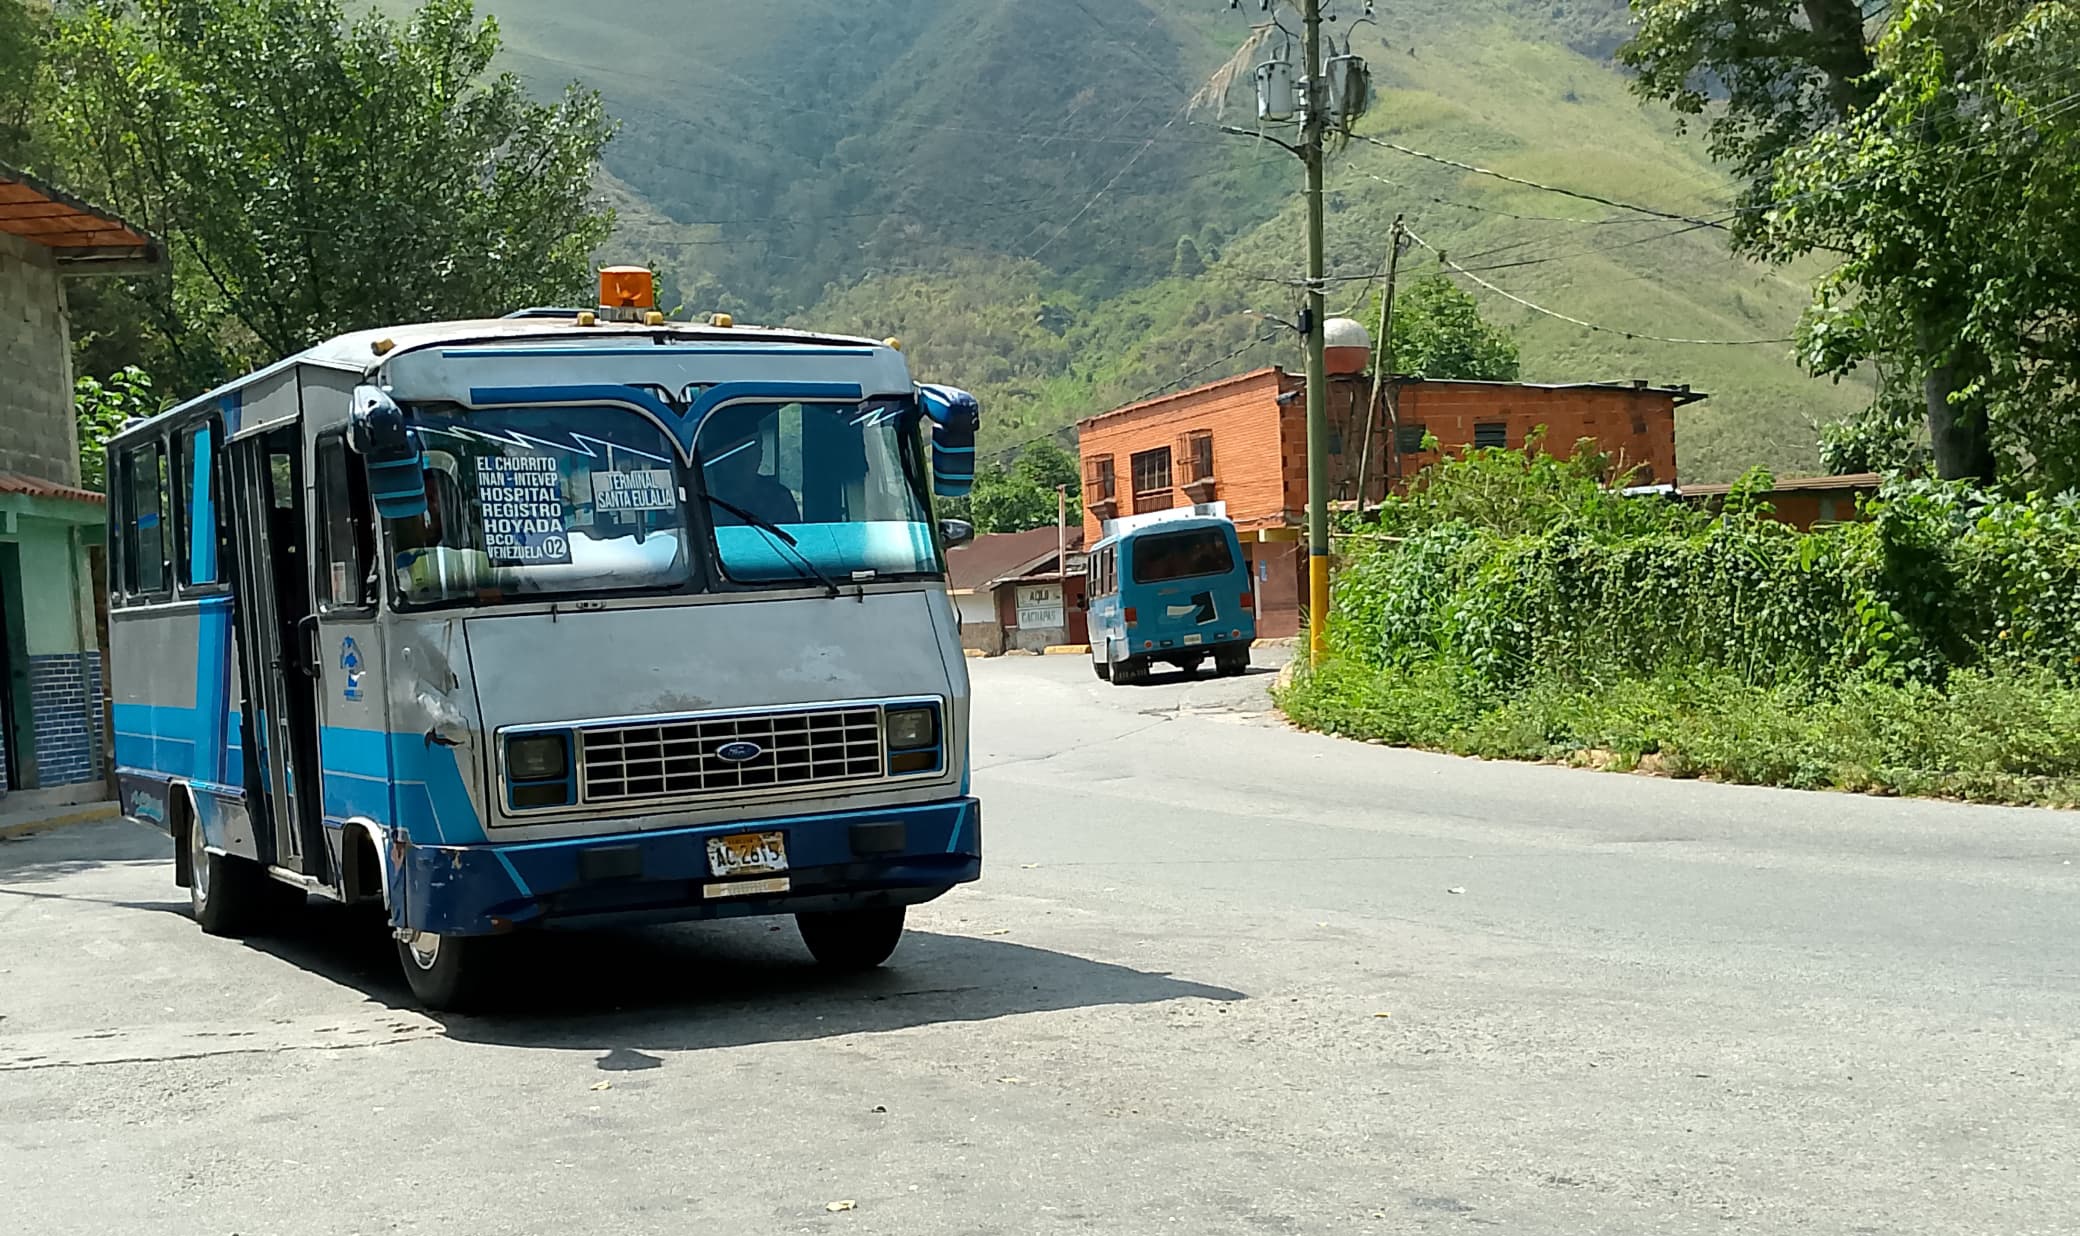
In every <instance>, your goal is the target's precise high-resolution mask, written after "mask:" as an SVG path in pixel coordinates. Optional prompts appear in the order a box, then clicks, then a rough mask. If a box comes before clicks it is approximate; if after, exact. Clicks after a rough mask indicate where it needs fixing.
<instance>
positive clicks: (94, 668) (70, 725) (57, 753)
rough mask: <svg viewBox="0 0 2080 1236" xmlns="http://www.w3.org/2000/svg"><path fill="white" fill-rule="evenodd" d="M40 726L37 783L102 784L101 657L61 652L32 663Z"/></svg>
mask: <svg viewBox="0 0 2080 1236" xmlns="http://www.w3.org/2000/svg"><path fill="white" fill-rule="evenodd" d="M29 694H30V699H31V701H32V705H33V709H34V712H35V718H36V721H35V724H36V780H37V783H38V784H39V785H41V786H43V787H45V788H49V787H51V786H58V785H80V784H82V783H85V782H89V781H98V780H100V779H101V770H102V768H103V755H104V751H105V749H106V748H105V740H104V739H103V737H102V713H103V708H102V694H101V654H100V653H98V652H59V653H49V654H46V655H44V656H40V657H30V658H29Z"/></svg>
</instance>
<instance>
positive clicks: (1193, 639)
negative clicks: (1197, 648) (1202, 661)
mask: <svg viewBox="0 0 2080 1236" xmlns="http://www.w3.org/2000/svg"><path fill="white" fill-rule="evenodd" d="M1184 642H1185V643H1186V644H1203V643H1205V642H1206V641H1205V640H1202V639H1200V638H1199V637H1198V636H1196V635H1187V636H1185V637H1184Z"/></svg>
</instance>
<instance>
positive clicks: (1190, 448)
mask: <svg viewBox="0 0 2080 1236" xmlns="http://www.w3.org/2000/svg"><path fill="white" fill-rule="evenodd" d="M1177 471H1178V478H1177V479H1178V481H1179V483H1181V484H1185V485H1191V484H1196V483H1197V482H1199V481H1210V480H1212V479H1213V433H1212V431H1211V430H1206V429H1194V430H1193V431H1192V432H1190V433H1188V434H1186V435H1185V436H1184V437H1182V438H1180V439H1178V443H1177Z"/></svg>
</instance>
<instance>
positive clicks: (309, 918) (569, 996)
mask: <svg viewBox="0 0 2080 1236" xmlns="http://www.w3.org/2000/svg"><path fill="white" fill-rule="evenodd" d="M247 943H248V946H249V947H252V948H255V949H259V950H261V951H263V952H266V953H268V954H270V955H273V956H276V957H279V958H281V959H283V960H285V961H288V962H290V963H292V964H294V965H296V966H298V967H300V968H303V969H306V970H309V971H312V972H314V973H317V974H321V975H324V976H325V977H327V978H330V979H332V980H334V981H335V982H339V983H342V984H344V985H346V986H349V987H352V988H355V989H356V990H359V991H361V992H363V993H365V994H366V995H368V996H369V997H370V998H371V999H374V1000H376V1001H378V1002H380V1003H382V1004H386V1005H389V1006H391V1007H393V1008H400V1009H416V1008H417V1004H416V1002H415V1001H414V999H413V998H412V994H411V991H410V989H409V988H408V987H406V985H405V982H404V976H403V974H402V972H401V971H400V970H399V968H398V963H397V956H396V950H395V947H394V946H393V945H392V943H391V941H390V939H389V936H388V933H387V932H386V931H385V930H384V928H383V923H382V920H381V919H380V918H379V917H377V916H374V915H371V914H369V913H368V912H366V911H360V910H349V909H344V908H341V907H338V906H328V905H320V904H318V903H316V902H313V903H312V905H311V906H310V908H309V910H308V911H307V912H306V913H305V914H304V915H303V916H302V919H301V921H300V922H299V923H297V924H296V925H295V927H294V928H293V929H292V930H291V931H290V932H288V933H286V934H282V935H278V936H275V937H271V938H265V939H261V938H255V939H252V940H249V941H247ZM508 945H509V947H508V949H507V952H506V954H505V956H504V957H503V958H502V959H501V960H502V962H503V969H504V973H503V974H502V975H501V976H500V977H501V980H502V981H501V982H500V984H499V986H498V998H497V999H496V1000H495V1002H494V1010H495V1011H494V1012H493V1013H491V1014H490V1015H481V1016H460V1015H454V1014H435V1015H434V1016H435V1017H436V1018H437V1020H439V1021H440V1022H441V1023H442V1024H443V1025H444V1026H445V1028H446V1030H447V1035H448V1037H449V1038H452V1039H459V1040H462V1041H464V1042H474V1043H494V1044H499V1045H502V1046H512V1047H548V1048H559V1049H566V1050H569V1049H580V1050H592V1051H598V1052H600V1053H602V1056H601V1058H600V1060H599V1067H600V1068H602V1069H606V1070H610V1071H611V1070H620V1069H630V1068H651V1067H656V1065H655V1064H654V1063H652V1061H653V1060H654V1058H653V1057H648V1056H646V1055H644V1054H643V1053H644V1052H645V1051H695V1050H700V1049H704V1048H712V1047H734V1046H741V1045H746V1044H752V1043H768V1042H787V1041H798V1040H807V1039H818V1038H825V1037H829V1036H833V1035H845V1034H860V1033H871V1032H876V1031H887V1030H900V1029H904V1028H907V1027H911V1026H923V1025H932V1024H937V1023H942V1022H969V1021H988V1020H992V1019H994V1018H998V1017H1009V1016H1014V1015H1016V1014H1020V1013H1038V1012H1052V1011H1058V1010H1063V1009H1075V1008H1089V1007H1095V1006H1101V1005H1129V1004H1153V1003H1157V1002H1160V1001H1165V1000H1180V999H1200V1000H1218V1001H1231V1000H1241V999H1244V998H1245V997H1244V996H1243V994H1242V993H1241V992H1237V991H1231V990H1229V989H1227V988H1222V987H1210V986H1206V985H1204V984H1199V983H1193V982H1188V981H1185V980H1181V979H1176V978H1172V977H1170V976H1169V975H1167V974H1160V973H1151V972H1147V971H1141V970H1135V969H1132V968H1129V967H1126V966H1117V965H1111V964H1108V963H1105V962H1097V961H1090V960H1087V959H1085V958H1082V957H1076V956H1073V955H1071V954H1067V953H1058V952H1053V951H1051V950H1048V949H1041V948H1034V947H1031V946H1028V945H1023V944H1013V943H1010V942H1008V941H1004V940H982V939H976V938H974V937H970V936H956V935H945V934H941V933H938V932H930V931H917V930H912V931H910V932H907V933H906V934H905V935H904V937H903V943H902V946H901V947H900V948H898V949H897V950H896V955H895V957H894V958H893V959H892V960H891V961H890V962H889V963H888V964H887V965H886V966H884V967H883V968H882V969H880V970H876V971H872V972H870V973H867V974H861V975H852V976H834V975H832V974H830V973H828V972H826V971H824V970H821V969H819V968H818V967H817V966H816V965H815V964H814V963H813V962H811V961H810V959H809V956H808V952H807V950H806V949H805V948H804V947H803V946H802V943H801V941H800V939H799V938H798V937H797V936H796V934H795V929H794V924H793V922H792V920H772V919H747V920H731V921H724V922H715V923H689V924H681V925H676V926H668V927H653V928H645V929H630V930H616V931H595V932H553V931H552V932H542V933H538V934H532V935H523V936H518V937H515V938H513V939H512V940H510V941H509V942H508Z"/></svg>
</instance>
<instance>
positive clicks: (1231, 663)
mask: <svg viewBox="0 0 2080 1236" xmlns="http://www.w3.org/2000/svg"><path fill="white" fill-rule="evenodd" d="M1213 668H1214V669H1215V671H1217V672H1218V673H1219V674H1220V676H1221V677H1223V678H1238V677H1240V676H1242V675H1244V674H1247V673H1249V649H1247V648H1237V649H1236V650H1235V651H1233V652H1229V651H1227V650H1226V649H1223V650H1221V651H1220V652H1217V653H1215V654H1214V657H1213Z"/></svg>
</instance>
